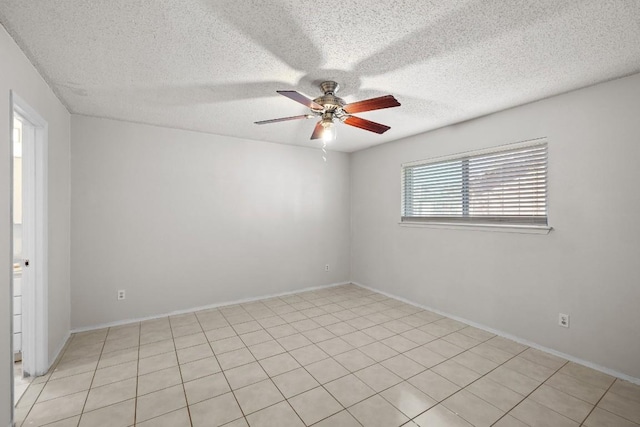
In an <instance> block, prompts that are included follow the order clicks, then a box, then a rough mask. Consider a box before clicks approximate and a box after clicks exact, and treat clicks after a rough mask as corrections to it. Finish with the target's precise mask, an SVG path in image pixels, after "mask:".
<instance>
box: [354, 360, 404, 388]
mask: <svg viewBox="0 0 640 427" xmlns="http://www.w3.org/2000/svg"><path fill="white" fill-rule="evenodd" d="M355 375H356V376H357V377H358V378H360V379H361V380H362V381H363V382H364V383H365V384H367V385H368V386H369V387H371V388H372V389H374V390H375V391H376V392H381V391H382V390H384V389H387V388H389V387H391V386H394V385H396V384H398V383H399V382H402V378H400V377H399V376H397V375H396V374H394V373H393V372H391V371H390V370H388V369H387V368H385V367H384V366H382V365H380V364H376V365H372V366H369V367H368V368H364V369H362V370H360V371H358V372H356V373H355Z"/></svg>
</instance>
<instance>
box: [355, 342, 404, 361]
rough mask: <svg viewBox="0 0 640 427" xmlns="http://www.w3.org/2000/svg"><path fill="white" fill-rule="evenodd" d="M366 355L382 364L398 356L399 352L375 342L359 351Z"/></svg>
mask: <svg viewBox="0 0 640 427" xmlns="http://www.w3.org/2000/svg"><path fill="white" fill-rule="evenodd" d="M359 350H360V351H362V352H363V353H364V354H366V355H367V356H369V357H370V358H372V359H373V360H375V361H376V362H382V361H383V360H387V359H390V358H392V357H393V356H396V355H397V354H398V352H397V351H395V350H393V349H392V348H390V347H388V346H386V345H384V344H382V343H381V342H374V343H371V344H368V345H365V346H363V347H360V349H359Z"/></svg>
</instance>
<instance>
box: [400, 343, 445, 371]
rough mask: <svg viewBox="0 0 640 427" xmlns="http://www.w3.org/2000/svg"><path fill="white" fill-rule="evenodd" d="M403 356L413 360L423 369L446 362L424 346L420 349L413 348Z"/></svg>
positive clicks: (439, 355) (442, 357)
mask: <svg viewBox="0 0 640 427" xmlns="http://www.w3.org/2000/svg"><path fill="white" fill-rule="evenodd" d="M404 355H405V356H407V357H408V358H410V359H412V360H414V361H415V362H418V363H419V364H421V365H422V366H424V367H425V368H431V367H433V366H436V365H437V364H439V363H442V362H444V361H445V360H447V358H446V357H444V356H442V355H441V354H438V353H436V352H434V351H432V350H429V349H428V348H426V347H424V346H420V347H417V348H414V349H413V350H409V351H407V352H405V353H404Z"/></svg>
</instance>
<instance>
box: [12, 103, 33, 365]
mask: <svg viewBox="0 0 640 427" xmlns="http://www.w3.org/2000/svg"><path fill="white" fill-rule="evenodd" d="M26 131H27V134H28V133H30V129H26ZM23 146H24V144H23V119H22V117H20V116H19V115H17V114H14V117H13V353H14V360H16V361H20V360H22V264H23V259H24V258H26V257H27V255H26V254H25V253H24V248H23V245H22V234H23V233H22V232H23V216H22V213H23V211H24V208H23V206H22V202H23V200H24V193H23V188H24V186H23V182H24V179H23V172H24V168H23V161H22V151H23V150H22V148H23Z"/></svg>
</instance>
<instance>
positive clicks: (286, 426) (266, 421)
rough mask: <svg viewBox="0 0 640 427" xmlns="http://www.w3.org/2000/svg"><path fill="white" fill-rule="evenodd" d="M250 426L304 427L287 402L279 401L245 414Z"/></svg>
mask: <svg viewBox="0 0 640 427" xmlns="http://www.w3.org/2000/svg"><path fill="white" fill-rule="evenodd" d="M247 420H248V421H249V425H250V426H251V427H271V426H278V427H304V424H303V422H302V421H301V420H300V417H298V414H296V413H295V412H294V410H293V409H291V406H289V404H288V403H287V402H280V403H277V404H275V405H273V406H269V407H268V408H265V409H262V410H260V411H257V412H254V413H253V414H251V415H248V416H247Z"/></svg>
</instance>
